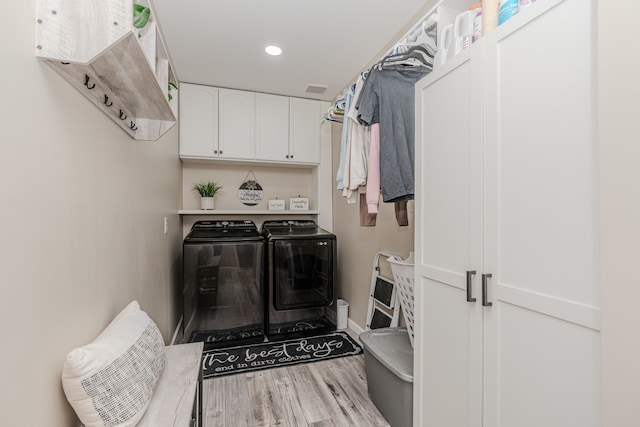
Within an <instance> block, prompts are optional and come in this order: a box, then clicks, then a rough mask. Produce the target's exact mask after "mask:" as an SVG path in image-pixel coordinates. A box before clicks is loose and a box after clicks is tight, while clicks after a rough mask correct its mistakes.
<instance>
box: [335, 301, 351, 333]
mask: <svg viewBox="0 0 640 427" xmlns="http://www.w3.org/2000/svg"><path fill="white" fill-rule="evenodd" d="M336 306H337V321H336V328H337V329H347V325H348V320H349V303H348V302H346V301H345V300H343V299H338V300H336Z"/></svg>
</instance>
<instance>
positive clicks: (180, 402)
mask: <svg viewBox="0 0 640 427" xmlns="http://www.w3.org/2000/svg"><path fill="white" fill-rule="evenodd" d="M203 345H204V344H203V343H201V342H197V343H189V344H178V345H170V346H166V347H165V361H166V363H165V367H164V370H163V371H162V374H161V375H160V379H159V380H158V384H157V385H156V389H155V390H154V392H153V396H152V397H151V402H149V407H148V408H147V410H146V412H145V414H144V417H143V418H142V420H140V423H138V427H165V426H166V427H188V426H189V425H190V423H191V419H192V411H193V404H194V400H195V398H196V389H197V386H198V381H199V380H200V378H201V374H202V363H201V360H202V348H203Z"/></svg>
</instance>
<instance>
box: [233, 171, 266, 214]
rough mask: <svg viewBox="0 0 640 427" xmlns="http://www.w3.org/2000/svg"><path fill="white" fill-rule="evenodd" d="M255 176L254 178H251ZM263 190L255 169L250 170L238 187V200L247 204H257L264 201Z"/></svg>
mask: <svg viewBox="0 0 640 427" xmlns="http://www.w3.org/2000/svg"><path fill="white" fill-rule="evenodd" d="M250 177H251V178H253V179H250ZM262 197H263V191H262V187H261V186H260V184H258V180H257V179H256V176H255V175H254V174H253V171H249V173H248V174H247V176H246V177H245V178H244V182H243V183H242V185H241V186H240V188H239V189H238V200H240V201H241V202H242V203H243V204H245V205H247V206H255V205H257V204H258V203H260V202H261V201H262Z"/></svg>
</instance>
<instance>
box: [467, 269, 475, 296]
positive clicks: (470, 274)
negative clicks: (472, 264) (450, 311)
mask: <svg viewBox="0 0 640 427" xmlns="http://www.w3.org/2000/svg"><path fill="white" fill-rule="evenodd" d="M475 274H476V272H475V271H467V302H476V299H475V298H473V296H472V294H471V285H472V283H473V276H475Z"/></svg>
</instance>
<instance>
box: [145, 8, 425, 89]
mask: <svg viewBox="0 0 640 427" xmlns="http://www.w3.org/2000/svg"><path fill="white" fill-rule="evenodd" d="M433 3H434V0H399V1H398V0H396V1H389V0H323V1H313V2H312V1H303V0H231V1H213V0H209V1H205V0H180V1H176V0H154V1H153V4H154V6H155V9H156V13H157V16H158V20H159V22H160V26H161V28H162V30H163V32H164V35H165V42H166V43H167V48H168V49H169V52H170V54H171V57H172V60H173V63H174V66H175V69H176V73H177V75H178V78H179V80H180V82H187V83H197V84H204V85H210V86H219V87H227V88H233V89H244V90H251V91H256V92H266V93H273V94H280V95H287V96H297V97H303V98H313V99H323V100H326V101H332V100H333V99H335V97H336V96H337V95H338V94H339V93H340V92H341V91H342V89H344V88H345V87H346V86H347V85H348V84H349V83H350V82H351V81H352V80H353V78H354V77H355V76H357V74H358V73H359V72H360V71H363V70H364V69H365V68H366V67H367V66H368V64H370V63H371V61H372V60H374V59H376V58H379V57H380V56H381V54H382V53H383V52H384V49H388V48H389V47H390V46H391V45H392V44H393V43H394V42H396V41H397V39H399V38H400V37H402V36H403V35H404V33H405V32H406V31H407V30H408V28H409V27H410V26H411V25H412V24H413V23H414V22H415V21H417V20H418V19H419V18H421V17H422V16H423V15H424V14H425V13H426V12H427V11H428V7H430V5H432V4H433ZM270 44H275V45H278V46H280V47H281V48H282V51H283V53H282V55H280V56H277V57H273V56H269V55H267V54H266V53H265V52H264V48H265V46H267V45H270ZM308 83H313V84H320V85H326V86H329V87H328V89H327V90H326V92H325V93H324V94H313V93H307V92H305V90H306V87H307V84H308Z"/></svg>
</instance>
